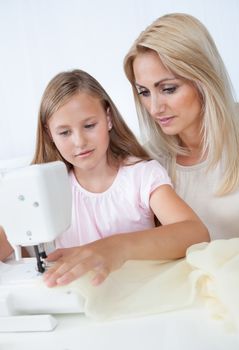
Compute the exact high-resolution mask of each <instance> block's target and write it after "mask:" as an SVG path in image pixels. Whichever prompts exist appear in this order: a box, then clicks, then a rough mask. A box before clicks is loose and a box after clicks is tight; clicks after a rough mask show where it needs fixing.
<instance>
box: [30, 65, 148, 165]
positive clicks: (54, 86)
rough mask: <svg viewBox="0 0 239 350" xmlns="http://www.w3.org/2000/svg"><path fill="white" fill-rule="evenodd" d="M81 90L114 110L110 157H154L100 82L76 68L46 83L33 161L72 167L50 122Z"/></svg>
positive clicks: (117, 160) (106, 107) (118, 159)
mask: <svg viewBox="0 0 239 350" xmlns="http://www.w3.org/2000/svg"><path fill="white" fill-rule="evenodd" d="M81 92H84V93H86V94H89V95H91V96H93V97H95V98H98V99H99V100H100V101H101V103H102V106H103V108H104V110H105V111H110V116H111V121H112V129H111V130H110V132H109V135H110V142H109V148H108V155H107V156H108V159H110V160H113V161H114V162H115V163H117V165H118V164H119V163H120V162H121V161H123V160H124V159H126V158H127V157H128V156H132V157H136V158H139V159H143V160H149V159H150V157H149V155H148V153H147V152H146V151H145V150H144V148H143V147H142V146H141V145H140V143H139V142H138V141H137V139H136V137H135V136H134V134H133V133H132V131H131V130H130V129H129V127H128V126H127V124H126V123H125V122H124V120H123V118H122V116H121V115H120V113H119V111H118V109H117V108H116V106H115V104H114V103H113V101H112V100H111V98H110V97H109V95H108V94H107V93H106V91H105V90H104V89H103V87H102V86H101V85H100V83H99V82H98V81H97V80H96V79H95V78H93V77H92V76H91V75H90V74H88V73H86V72H84V71H82V70H77V69H76V70H72V71H66V72H61V73H59V74H57V75H56V76H55V77H54V78H53V79H52V80H51V81H50V82H49V84H48V85H47V87H46V90H45V92H44V94H43V97H42V100H41V104H40V110H39V115H38V126H37V140H36V149H35V155H34V158H33V160H32V164H37V163H47V162H51V161H55V160H61V161H63V162H64V163H65V164H66V165H67V167H68V169H70V168H71V167H72V165H71V164H70V163H68V162H67V161H66V160H65V159H64V158H62V156H61V154H60V153H59V152H58V150H57V148H56V147H55V144H54V143H53V142H52V139H51V136H50V134H49V132H48V127H47V122H48V120H49V118H51V116H52V115H53V113H55V112H56V111H57V110H58V109H59V108H60V107H62V106H63V105H64V104H65V103H66V102H67V101H69V99H70V98H71V97H72V96H74V95H76V94H77V93H81Z"/></svg>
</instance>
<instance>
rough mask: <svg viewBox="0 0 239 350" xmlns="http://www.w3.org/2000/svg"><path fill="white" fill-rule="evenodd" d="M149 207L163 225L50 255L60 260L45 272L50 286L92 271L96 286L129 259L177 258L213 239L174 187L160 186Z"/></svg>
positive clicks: (49, 258)
mask: <svg viewBox="0 0 239 350" xmlns="http://www.w3.org/2000/svg"><path fill="white" fill-rule="evenodd" d="M150 206H151V209H152V211H153V212H154V214H155V215H156V216H157V218H158V219H159V221H160V222H161V224H162V226H159V227H155V228H152V229H149V230H144V231H139V232H131V233H124V234H116V235H113V236H110V237H107V238H103V239H101V240H98V241H95V242H92V243H90V244H87V245H84V246H82V247H76V248H68V249H60V250H57V251H55V252H54V253H52V254H50V255H49V256H48V260H49V261H55V260H57V262H56V263H55V264H54V266H53V267H52V268H51V269H50V270H49V271H48V272H47V273H46V274H45V281H46V283H47V285H48V286H50V287H51V286H54V285H64V284H67V283H69V282H71V281H73V280H75V279H76V278H78V277H80V276H82V275H83V274H84V273H86V272H88V271H91V270H93V271H94V272H95V277H94V278H93V280H92V283H93V284H95V285H97V284H100V283H101V282H103V281H104V279H105V278H106V277H107V276H108V275H109V273H110V272H111V271H113V270H115V269H117V268H119V267H120V266H122V265H123V264H124V262H126V261H127V260H158V259H178V258H182V257H184V256H185V253H186V250H187V248H188V247H190V246H191V245H192V244H195V243H199V242H205V241H206V242H208V241H209V240H210V239H209V234H208V231H207V229H206V227H205V226H204V225H203V223H202V222H201V221H200V219H199V218H198V217H197V215H196V214H195V213H194V212H193V210H192V209H191V208H190V207H189V206H188V205H187V204H186V203H185V202H184V201H183V200H182V199H181V198H180V197H178V195H177V194H176V192H175V191H174V190H173V189H172V188H171V186H169V185H163V186H160V187H159V188H157V189H156V190H155V191H154V192H153V193H152V194H151V198H150Z"/></svg>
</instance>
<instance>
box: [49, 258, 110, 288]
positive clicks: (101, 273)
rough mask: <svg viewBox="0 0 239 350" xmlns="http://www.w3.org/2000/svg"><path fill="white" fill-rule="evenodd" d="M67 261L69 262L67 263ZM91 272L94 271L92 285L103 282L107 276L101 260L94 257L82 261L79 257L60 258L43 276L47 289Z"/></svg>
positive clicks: (106, 270)
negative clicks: (94, 275)
mask: <svg viewBox="0 0 239 350" xmlns="http://www.w3.org/2000/svg"><path fill="white" fill-rule="evenodd" d="M68 260H70V261H69V262H68ZM92 270H93V271H96V277H95V278H94V280H95V281H94V282H93V283H94V284H99V283H101V282H103V280H104V279H105V278H106V277H107V276H108V274H109V272H108V269H106V268H105V267H104V266H103V263H102V261H101V259H100V258H99V257H97V256H95V255H91V256H87V257H86V258H83V259H82V257H81V256H74V257H71V259H70V257H65V258H64V257H62V258H61V259H60V261H59V262H56V263H55V264H54V266H53V267H51V268H50V269H49V270H48V271H47V272H46V273H45V274H44V281H45V283H46V284H47V286H48V287H54V286H56V285H61V286H62V285H65V284H68V283H70V282H72V281H74V280H75V279H77V278H79V277H81V276H82V275H84V274H85V273H87V272H89V271H92Z"/></svg>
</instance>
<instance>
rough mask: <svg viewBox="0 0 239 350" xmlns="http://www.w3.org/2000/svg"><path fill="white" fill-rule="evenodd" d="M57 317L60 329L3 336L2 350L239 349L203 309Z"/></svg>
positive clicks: (238, 339)
mask: <svg viewBox="0 0 239 350" xmlns="http://www.w3.org/2000/svg"><path fill="white" fill-rule="evenodd" d="M55 317H56V319H57V321H58V325H57V327H56V328H55V330H53V331H51V332H26V333H1V334H0V350H19V349H24V350H32V349H34V350H40V349H41V350H42V349H45V350H48V349H49V350H79V349H87V350H91V349H96V348H97V349H102V350H112V349H114V350H122V349H126V350H128V349H129V350H134V349H137V350H145V349H150V350H154V349H160V350H181V349H182V350H202V349H203V350H225V349H228V350H238V349H239V331H235V330H234V331H233V330H228V329H227V328H226V327H225V324H224V323H222V321H219V320H213V319H212V318H211V317H209V316H208V314H207V313H206V311H205V310H202V309H188V310H181V311H175V312H168V313H164V314H159V315H151V316H147V317H140V318H135V319H124V320H117V321H107V322H95V321H92V320H89V319H87V318H86V317H85V316H84V315H81V314H74V315H58V316H55Z"/></svg>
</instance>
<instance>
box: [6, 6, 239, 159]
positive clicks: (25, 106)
mask: <svg viewBox="0 0 239 350" xmlns="http://www.w3.org/2000/svg"><path fill="white" fill-rule="evenodd" d="M168 12H186V13H189V14H192V15H194V16H196V17H198V18H199V19H200V20H201V21H203V23H204V24H205V25H206V26H207V28H208V29H209V31H210V32H211V34H212V35H213V37H214V39H215V41H216V43H217V45H218V48H219V51H220V52H221V55H222V57H223V59H224V61H225V63H226V66H227V68H228V71H229V75H230V77H231V80H232V83H233V86H234V89H235V91H236V95H237V97H238V96H239V49H238V45H239V35H238V34H239V1H238V0H175V1H173V0H171V1H170V0H168V1H165V0H121V1H114V0H87V1H85V0H0V62H1V65H0V77H1V78H0V108H1V112H0V160H1V159H7V158H13V157H19V156H23V155H29V154H32V153H33V150H34V142H35V131H36V121H37V111H38V106H39V103H40V98H41V95H42V93H43V90H44V88H45V86H46V84H47V83H48V81H49V80H50V79H51V78H52V77H53V76H54V75H55V74H57V73H58V72H60V71H62V70H68V69H73V68H81V69H84V70H86V71H88V72H89V73H90V74H92V75H94V76H95V77H96V78H97V79H98V80H99V81H100V82H101V84H102V85H103V86H104V87H105V89H106V90H107V91H108V93H109V94H110V95H111V97H112V98H113V100H114V101H115V103H116V104H117V106H118V108H119V110H120V111H121V113H122V114H123V116H124V117H125V119H126V121H127V122H128V124H129V126H130V127H131V129H132V130H133V131H134V132H135V133H136V134H137V135H138V132H139V131H138V124H137V118H136V114H135V109H134V104H133V98H132V94H131V90H130V86H129V83H128V81H127V80H126V78H125V76H124V72H123V67H122V62H123V58H124V56H125V54H126V52H127V50H128V49H129V47H130V46H131V44H132V43H133V41H134V39H135V38H136V36H138V34H139V32H141V31H142V30H143V29H144V28H145V27H146V26H147V25H148V24H150V23H151V22H152V21H153V20H154V19H156V18H157V17H159V16H161V15H163V14H165V13H168Z"/></svg>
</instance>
